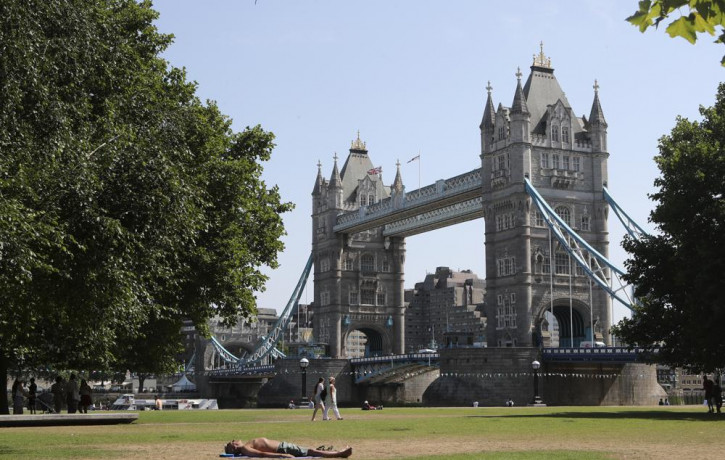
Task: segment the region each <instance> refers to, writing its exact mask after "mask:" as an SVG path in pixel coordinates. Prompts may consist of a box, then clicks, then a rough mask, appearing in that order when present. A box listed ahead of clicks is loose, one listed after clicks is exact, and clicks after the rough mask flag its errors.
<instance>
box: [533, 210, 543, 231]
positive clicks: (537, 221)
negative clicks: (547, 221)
mask: <svg viewBox="0 0 725 460" xmlns="http://www.w3.org/2000/svg"><path fill="white" fill-rule="evenodd" d="M534 226H535V227H543V226H544V216H543V215H542V214H541V211H539V210H538V209H537V210H535V211H534Z"/></svg>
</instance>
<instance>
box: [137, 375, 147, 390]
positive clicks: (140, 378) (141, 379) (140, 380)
mask: <svg viewBox="0 0 725 460" xmlns="http://www.w3.org/2000/svg"><path fill="white" fill-rule="evenodd" d="M145 381H146V374H138V392H139V393H141V392H143V383H144V382H145Z"/></svg>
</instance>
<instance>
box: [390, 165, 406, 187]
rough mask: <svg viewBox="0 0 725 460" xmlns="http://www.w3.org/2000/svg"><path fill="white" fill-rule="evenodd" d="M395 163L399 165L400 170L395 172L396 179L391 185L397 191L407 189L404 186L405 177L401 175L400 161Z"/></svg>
mask: <svg viewBox="0 0 725 460" xmlns="http://www.w3.org/2000/svg"><path fill="white" fill-rule="evenodd" d="M395 165H396V166H397V167H398V170H397V171H396V172H395V180H394V181H393V185H392V186H391V189H392V190H393V191H395V192H397V193H400V192H402V191H403V189H405V187H404V186H403V178H402V177H401V175H400V161H398V162H397V163H395Z"/></svg>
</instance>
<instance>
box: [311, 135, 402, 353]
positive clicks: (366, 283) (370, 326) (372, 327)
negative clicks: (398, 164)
mask: <svg viewBox="0 0 725 460" xmlns="http://www.w3.org/2000/svg"><path fill="white" fill-rule="evenodd" d="M318 166H319V165H318ZM403 193H404V187H403V182H402V179H401V177H400V170H399V169H398V172H397V175H396V178H395V180H394V182H393V185H392V186H386V185H384V184H383V180H382V168H376V167H375V166H374V165H373V163H372V161H371V159H370V157H369V156H368V150H367V147H366V145H365V143H364V142H362V141H361V140H360V135H359V134H358V138H357V139H356V140H355V141H353V143H352V146H351V147H350V153H349V155H348V157H347V159H346V160H345V164H344V165H343V167H342V170H338V167H337V155H336V156H335V163H334V166H333V170H332V174H331V176H330V179H329V180H325V179H324V178H323V177H322V168H321V166H319V167H318V174H317V179H316V181H315V186H314V189H313V191H312V209H313V211H312V226H313V228H312V235H313V241H312V251H313V255H314V266H315V270H314V286H315V288H314V291H315V306H314V309H315V316H314V333H315V340H316V341H317V342H318V343H325V344H328V346H329V354H330V356H331V357H333V358H344V357H347V356H349V355H351V353H350V350H346V347H345V342H346V339H347V338H348V336H350V335H351V334H352V333H353V331H356V330H358V331H362V332H363V333H365V335H366V336H367V342H366V354H367V355H381V354H390V353H398V354H399V353H403V352H404V348H403V347H404V344H405V316H404V305H403V267H404V264H405V240H404V238H402V237H384V236H383V233H382V228H376V229H372V230H366V231H363V232H359V233H353V234H335V233H334V232H333V226H334V225H335V219H336V218H337V216H338V214H340V213H342V212H349V211H356V210H360V209H361V208H366V207H368V206H374V205H375V203H378V202H380V200H382V199H384V198H388V197H390V196H391V194H392V196H393V198H394V197H395V196H396V195H398V194H399V195H402V194H403ZM355 354H357V353H355Z"/></svg>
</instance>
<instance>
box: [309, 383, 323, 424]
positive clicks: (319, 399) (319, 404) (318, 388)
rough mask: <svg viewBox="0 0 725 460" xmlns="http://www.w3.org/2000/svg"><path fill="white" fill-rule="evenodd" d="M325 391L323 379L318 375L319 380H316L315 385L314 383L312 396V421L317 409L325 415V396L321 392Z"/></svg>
mask: <svg viewBox="0 0 725 460" xmlns="http://www.w3.org/2000/svg"><path fill="white" fill-rule="evenodd" d="M324 391H325V379H324V378H322V377H320V380H318V381H317V385H315V395H314V396H313V398H312V399H313V400H314V401H315V411H314V412H312V421H313V422H314V421H315V416H316V415H317V411H318V410H320V411H321V412H322V415H323V419H324V415H325V396H326V395H323V394H322V393H323V392H324Z"/></svg>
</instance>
